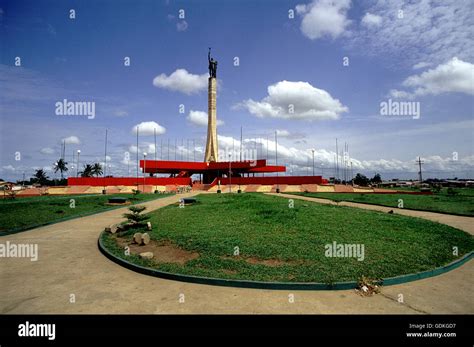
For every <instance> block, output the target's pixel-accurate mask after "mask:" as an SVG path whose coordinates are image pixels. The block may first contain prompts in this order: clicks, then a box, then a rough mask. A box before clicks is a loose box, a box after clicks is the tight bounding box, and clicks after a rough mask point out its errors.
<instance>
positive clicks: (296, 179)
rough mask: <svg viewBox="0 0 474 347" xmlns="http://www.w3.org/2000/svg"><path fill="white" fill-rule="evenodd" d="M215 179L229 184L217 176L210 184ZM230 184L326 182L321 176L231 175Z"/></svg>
mask: <svg viewBox="0 0 474 347" xmlns="http://www.w3.org/2000/svg"><path fill="white" fill-rule="evenodd" d="M217 180H220V181H221V184H229V179H228V178H217V179H216V180H214V182H212V185H216V184H217ZM231 183H232V184H265V185H272V184H295V185H298V184H324V183H327V181H326V180H325V179H323V178H322V177H321V176H279V177H277V176H269V177H232V180H231Z"/></svg>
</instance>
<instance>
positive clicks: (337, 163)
mask: <svg viewBox="0 0 474 347" xmlns="http://www.w3.org/2000/svg"><path fill="white" fill-rule="evenodd" d="M338 179H339V150H338V148H337V138H336V181H337V180H338Z"/></svg>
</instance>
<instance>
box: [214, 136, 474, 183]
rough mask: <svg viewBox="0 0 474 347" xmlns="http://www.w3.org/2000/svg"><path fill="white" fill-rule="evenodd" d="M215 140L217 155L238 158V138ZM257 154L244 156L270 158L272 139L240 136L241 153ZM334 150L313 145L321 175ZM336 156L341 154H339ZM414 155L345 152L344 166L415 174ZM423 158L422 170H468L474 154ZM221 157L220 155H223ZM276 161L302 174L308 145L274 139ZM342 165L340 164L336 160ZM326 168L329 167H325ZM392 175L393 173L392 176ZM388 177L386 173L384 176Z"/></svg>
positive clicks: (331, 167) (330, 164)
mask: <svg viewBox="0 0 474 347" xmlns="http://www.w3.org/2000/svg"><path fill="white" fill-rule="evenodd" d="M218 142H219V151H220V152H223V153H225V154H223V153H222V154H221V153H219V155H220V156H221V157H223V158H224V157H225V158H228V154H231V158H233V159H232V160H239V151H240V141H239V140H238V139H236V138H233V137H231V136H222V135H219V136H218ZM255 148H258V149H257V152H258V153H259V154H254V156H253V157H251V158H245V160H249V159H250V160H253V159H257V157H256V156H257V155H258V156H259V157H258V159H260V158H263V157H266V154H267V153H268V158H270V160H272V158H275V153H276V150H275V141H273V140H270V139H264V138H255V139H244V140H243V141H242V149H243V151H244V153H247V154H248V153H252V151H255ZM335 157H336V153H335V152H334V151H331V150H326V149H323V148H316V149H315V152H314V159H315V166H316V167H317V168H320V167H323V168H324V172H325V176H330V175H331V176H332V175H333V174H334V171H333V170H334V159H335ZM339 158H340V159H339V160H340V161H342V160H341V157H340V156H339ZM417 159H418V158H417V157H416V158H411V159H409V160H399V159H393V158H392V159H384V158H381V159H376V160H363V159H358V158H353V157H352V156H350V155H349V160H348V167H347V168H348V169H349V168H350V163H352V168H353V172H354V175H355V174H356V173H357V172H365V173H370V174H373V172H380V173H382V174H383V173H384V172H386V173H390V174H391V175H392V174H394V175H396V174H397V173H400V175H405V174H407V173H408V174H409V173H412V174H414V175H416V173H417V170H418V169H417V166H416V165H415V162H416V160H417ZM421 159H422V160H423V161H424V165H423V169H424V170H425V172H430V171H431V172H433V171H441V172H457V171H460V170H466V171H472V170H474V156H466V157H463V158H459V159H458V160H457V161H453V159H452V157H450V156H449V157H442V156H440V155H430V156H426V157H422V158H421ZM223 160H224V159H223ZM278 162H279V164H280V165H286V166H287V170H288V171H290V169H291V171H292V172H293V173H295V172H297V171H303V172H300V174H303V173H304V171H305V170H307V169H311V168H312V151H311V149H310V148H307V149H301V148H295V147H292V146H286V145H284V144H282V143H280V141H279V142H278ZM340 167H341V169H342V167H343V166H342V164H341V163H340ZM326 170H329V171H326ZM394 177H396V176H394ZM387 178H389V177H387Z"/></svg>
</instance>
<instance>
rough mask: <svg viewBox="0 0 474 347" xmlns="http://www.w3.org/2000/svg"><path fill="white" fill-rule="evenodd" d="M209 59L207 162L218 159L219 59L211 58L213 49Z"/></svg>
mask: <svg viewBox="0 0 474 347" xmlns="http://www.w3.org/2000/svg"><path fill="white" fill-rule="evenodd" d="M207 60H208V61H209V81H208V91H207V104H208V106H207V115H208V121H207V142H206V154H205V156H204V161H205V162H213V161H218V158H219V156H218V146H217V107H216V106H217V103H216V96H217V95H216V94H217V80H216V73H217V60H214V59H213V58H211V49H210V48H209V53H208V55H207Z"/></svg>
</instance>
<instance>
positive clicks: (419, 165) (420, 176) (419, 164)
mask: <svg viewBox="0 0 474 347" xmlns="http://www.w3.org/2000/svg"><path fill="white" fill-rule="evenodd" d="M417 162H418V168H419V171H418V177H419V180H420V184H422V183H423V175H422V174H421V164H424V162H423V161H421V157H418V161H417Z"/></svg>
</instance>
